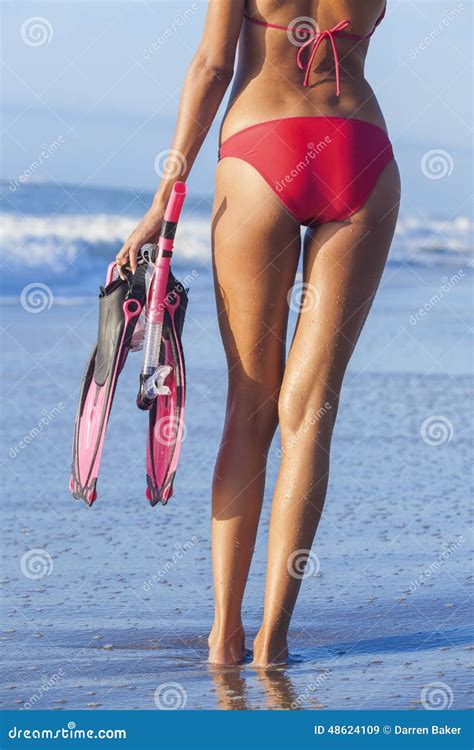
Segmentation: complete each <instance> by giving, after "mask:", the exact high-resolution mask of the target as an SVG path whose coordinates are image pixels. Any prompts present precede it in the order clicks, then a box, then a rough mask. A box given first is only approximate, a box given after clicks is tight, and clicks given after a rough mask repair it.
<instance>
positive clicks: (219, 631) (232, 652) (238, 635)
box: [208, 622, 245, 664]
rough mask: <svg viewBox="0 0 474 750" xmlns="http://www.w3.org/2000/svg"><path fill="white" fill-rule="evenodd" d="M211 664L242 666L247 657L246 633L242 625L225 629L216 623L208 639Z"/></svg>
mask: <svg viewBox="0 0 474 750" xmlns="http://www.w3.org/2000/svg"><path fill="white" fill-rule="evenodd" d="M208 644H209V661H210V662H211V664H240V663H241V662H242V661H243V659H244V657H245V632H244V628H243V625H242V623H241V622H240V623H238V624H235V623H233V624H229V623H227V624H226V626H225V627H224V626H223V625H222V624H221V623H217V622H214V625H213V626H212V628H211V632H210V633H209V638H208Z"/></svg>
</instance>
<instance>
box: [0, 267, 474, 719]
mask: <svg viewBox="0 0 474 750" xmlns="http://www.w3.org/2000/svg"><path fill="white" fill-rule="evenodd" d="M446 273H447V272H446V271H443V269H429V268H424V269H422V268H416V269H413V268H408V267H401V268H390V269H388V271H387V273H386V275H385V277H384V281H383V284H382V288H381V291H380V294H379V297H378V299H377V301H376V305H375V308H374V310H373V312H372V314H371V317H370V318H369V321H368V324H367V327H366V330H365V331H364V333H363V336H362V338H361V341H360V344H359V348H358V350H357V352H356V354H355V356H354V359H353V361H352V363H351V368H350V371H349V373H348V375H347V379H346V384H345V388H344V391H343V398H342V404H341V408H340V413H339V417H338V425H337V428H336V434H335V438H334V446H333V456H332V473H331V481H330V487H329V494H328V500H327V504H326V508H325V512H324V516H323V519H322V521H321V525H320V529H319V532H318V536H317V539H316V541H315V544H314V547H313V551H314V553H315V554H316V555H317V558H318V564H319V570H317V567H318V566H316V568H315V569H314V571H313V572H314V575H310V576H308V577H307V578H306V579H305V581H304V582H303V587H302V592H301V596H300V599H299V601H298V605H297V609H296V611H295V616H294V621H293V627H292V631H291V637H290V650H291V656H292V660H291V661H290V663H289V664H288V666H286V667H284V668H278V669H274V670H271V671H269V672H261V671H255V670H254V669H253V668H252V667H251V666H250V664H245V665H243V666H242V667H237V668H225V669H223V668H215V667H209V666H207V664H206V637H207V633H208V630H209V627H210V623H211V604H212V601H211V593H212V592H211V569H210V545H209V515H210V510H209V485H210V480H211V476H212V469H213V461H214V457H215V453H216V449H217V445H218V440H219V431H220V428H221V424H222V419H223V408H224V399H225V368H224V357H223V354H222V352H221V350H220V346H219V343H218V332H217V329H216V323H215V318H214V312H213V304H212V292H211V282H210V278H209V276H208V275H206V274H205V273H201V274H200V275H199V277H198V278H197V279H196V280H195V282H193V286H192V289H191V295H190V297H191V301H190V307H189V314H188V318H187V321H186V328H185V349H186V357H187V366H188V406H187V438H186V440H185V443H184V446H183V453H182V461H181V465H180V469H179V473H178V477H177V481H176V487H175V497H174V498H173V499H172V501H170V503H169V505H168V506H167V507H166V508H162V507H158V508H155V509H154V510H152V509H150V507H149V506H148V504H147V501H146V499H145V497H144V485H145V482H144V475H145V472H144V452H145V430H146V426H145V425H146V417H145V415H143V414H141V413H140V412H138V411H137V409H136V407H135V404H134V396H135V391H136V385H137V373H138V369H139V360H140V357H139V356H138V359H137V357H136V356H135V357H130V359H129V362H128V363H127V366H126V369H125V371H124V373H123V375H122V377H121V381H120V386H119V389H118V392H117V397H116V401H115V403H114V410H113V415H112V419H111V422H110V425H109V431H108V435H107V442H106V448H105V452H104V460H103V465H102V470H101V476H100V479H99V484H98V492H99V498H98V500H97V502H96V504H95V506H94V507H93V508H92V509H87V508H86V507H85V506H84V505H83V504H81V503H75V502H74V501H73V500H72V499H71V498H70V496H69V493H68V478H69V464H70V444H71V437H72V423H73V419H74V412H75V407H76V401H77V395H78V388H79V383H80V377H81V373H82V369H83V367H84V365H85V361H86V357H87V354H88V352H89V349H90V347H91V344H92V342H93V339H94V335H95V329H96V312H97V311H96V308H95V305H94V304H90V305H89V304H84V303H83V304H78V305H65V304H61V300H60V299H59V298H58V299H57V300H56V301H55V303H54V304H53V305H52V307H51V308H50V309H46V310H44V311H43V312H42V313H40V314H31V313H28V312H26V311H25V310H24V309H23V308H22V307H21V306H20V304H18V303H14V302H12V301H11V300H10V301H9V302H7V301H5V303H4V304H3V305H2V324H3V327H4V329H5V330H4V332H3V342H2V347H3V377H4V399H3V402H2V412H3V417H4V425H5V429H4V443H3V447H2V464H3V466H2V483H3V493H2V497H3V503H2V516H3V518H2V557H3V559H2V569H1V575H0V578H1V580H0V589H1V590H2V592H3V595H4V599H3V602H4V603H3V608H2V609H3V624H2V629H1V633H0V637H1V639H2V641H3V646H4V649H3V651H4V660H3V670H4V677H3V681H2V682H3V687H2V689H1V694H0V699H1V703H2V706H3V707H4V708H33V707H34V708H57V709H60V708H87V707H89V708H94V707H101V708H132V709H133V708H140V709H151V710H153V709H156V708H157V707H162V706H163V705H164V704H166V703H168V704H170V705H178V706H179V707H185V708H231V709H232V708H234V709H242V708H249V709H261V708H293V709H296V708H345V707H347V708H367V709H382V708H413V709H423V707H424V705H425V703H426V701H427V700H428V701H429V700H432V701H435V700H441V701H442V702H443V701H444V702H445V707H452V708H465V707H468V706H470V705H472V688H471V684H472V681H471V680H469V677H468V676H469V671H468V664H469V656H470V640H469V638H470V634H469V624H470V622H471V621H472V606H471V601H472V600H471V599H470V596H471V586H472V580H471V576H470V568H469V565H468V548H469V537H468V533H469V529H468V523H469V518H468V513H469V507H470V506H469V487H470V485H469V480H468V476H469V461H470V459H471V451H470V447H471V446H470V438H471V437H472V435H471V430H470V419H469V401H468V399H469V395H470V389H471V385H472V382H471V379H470V376H469V372H470V370H471V362H470V358H469V352H470V348H469V342H468V339H467V335H466V324H469V323H472V308H471V307H470V296H469V295H470V285H471V276H470V275H469V273H467V275H466V277H465V278H464V279H463V280H462V281H461V282H460V283H459V284H457V285H456V287H455V288H453V289H452V291H451V292H450V293H449V294H448V295H446V297H445V298H444V299H443V300H442V301H441V302H440V303H437V304H436V305H434V307H432V309H431V310H430V312H429V314H428V315H427V316H426V317H424V318H423V319H422V320H420V321H418V322H417V323H416V324H415V325H413V324H412V323H410V315H412V314H413V313H414V312H416V310H417V309H418V308H419V307H421V306H423V305H424V304H425V303H426V302H427V301H428V300H429V299H430V297H431V295H432V294H433V293H434V292H435V291H436V290H437V289H438V288H439V285H440V284H441V283H442V281H441V279H442V277H443V276H445V275H446ZM45 412H46V414H47V415H50V416H51V414H53V412H54V415H53V416H52V417H51V418H50V419H49V420H48V424H47V425H46V426H44V428H43V429H41V430H40V431H39V434H36V435H35V436H34V437H33V438H31V431H32V430H33V429H34V428H35V427H36V426H38V425H39V424H40V420H41V419H42V417H44V415H45ZM423 425H424V427H422V426H423ZM28 436H30V439H29V440H28V439H27V438H28ZM277 448H278V441H276V442H275V446H274V448H273V449H272V451H271V452H270V456H269V476H268V483H267V491H266V500H265V507H264V512H263V516H262V523H261V528H260V531H259V537H258V543H257V549H256V553H255V558H254V563H253V567H252V572H251V577H250V580H249V585H248V589H247V592H246V598H245V606H244V623H245V626H246V629H247V635H248V642H247V645H248V647H251V644H252V636H253V635H254V634H255V632H256V631H257V629H258V625H259V618H260V617H261V611H262V597H263V583H264V563H265V555H266V539H267V531H268V516H269V507H270V500H271V489H272V486H273V483H274V480H275V476H276V470H277V466H278V457H277V453H276V449H277ZM31 550H39V552H34V553H32V552H31ZM39 574H41V575H39ZM427 694H428V695H431V694H432V697H428V698H427V697H426V695H427ZM433 696H434V697H433Z"/></svg>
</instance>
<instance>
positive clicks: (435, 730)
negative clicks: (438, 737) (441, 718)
mask: <svg viewBox="0 0 474 750" xmlns="http://www.w3.org/2000/svg"><path fill="white" fill-rule="evenodd" d="M393 731H394V734H461V727H448V725H447V724H443V725H441V724H432V726H431V727H401V726H400V725H399V724H395V726H394V727H393Z"/></svg>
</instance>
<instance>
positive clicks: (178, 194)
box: [137, 182, 186, 411]
mask: <svg viewBox="0 0 474 750" xmlns="http://www.w3.org/2000/svg"><path fill="white" fill-rule="evenodd" d="M185 197H186V185H185V183H184V182H176V183H175V184H174V186H173V191H172V193H171V196H170V199H169V201H168V205H167V206H166V211H165V216H164V219H163V224H162V225H161V232H160V238H159V240H158V248H157V256H156V260H155V262H154V265H155V270H154V272H153V278H152V281H151V285H150V289H149V292H148V298H147V306H146V328H145V339H144V344H143V365H142V370H141V374H140V390H139V392H138V396H137V406H138V408H139V409H143V410H145V411H146V410H148V409H150V408H151V406H152V404H153V401H154V400H155V399H156V397H157V396H158V395H160V394H165V393H167V392H168V389H167V388H166V386H164V382H163V381H164V380H165V378H166V376H167V375H168V374H169V372H170V369H171V368H169V367H167V366H164V365H161V366H160V349H161V337H162V331H163V320H164V315H165V297H166V292H167V286H168V277H169V272H170V263H171V257H172V255H173V244H174V236H175V234H176V227H177V224H178V220H179V216H180V214H181V209H182V207H183V203H184V199H185Z"/></svg>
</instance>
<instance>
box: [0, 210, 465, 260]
mask: <svg viewBox="0 0 474 750" xmlns="http://www.w3.org/2000/svg"><path fill="white" fill-rule="evenodd" d="M136 223H137V218H136V217H134V216H129V215H114V214H106V213H98V214H88V215H84V214H82V215H81V214H68V215H66V214H62V215H56V216H53V217H46V216H34V215H27V216H24V215H18V214H10V213H7V214H3V216H2V221H1V227H0V255H1V260H2V263H3V264H5V265H6V266H7V268H9V269H12V270H15V269H16V268H19V267H23V268H25V267H29V268H31V269H33V268H38V267H40V266H43V267H49V268H50V269H51V270H53V269H54V272H56V273H61V272H64V271H65V270H67V269H68V268H69V267H70V266H71V264H72V266H73V267H78V266H81V267H82V266H86V267H88V268H90V267H93V266H96V265H97V263H100V265H101V266H103V263H104V258H110V257H112V256H113V254H114V252H115V251H116V249H118V247H119V246H120V244H121V243H122V242H123V241H124V240H125V239H126V238H127V236H128V235H129V234H130V232H131V231H132V230H133V229H134V228H135V226H136ZM473 248H474V242H473V223H472V221H471V220H470V219H469V218H468V217H467V216H460V217H457V218H454V219H451V220H443V219H436V218H426V219H425V218H423V217H421V216H403V217H401V218H400V219H399V222H398V226H397V231H396V234H395V238H394V243H393V247H392V251H391V253H390V261H391V262H397V263H421V264H424V265H436V264H443V263H444V264H449V265H458V266H459V267H461V266H469V265H474V264H473V258H474V253H473ZM210 257H211V251H210V220H209V218H208V217H207V216H205V217H202V218H190V219H186V218H184V219H183V220H182V221H181V223H180V227H179V233H178V236H177V243H176V253H175V258H176V260H177V261H178V262H179V261H180V260H181V261H193V262H196V261H198V262H201V263H206V264H209V263H210Z"/></svg>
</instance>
